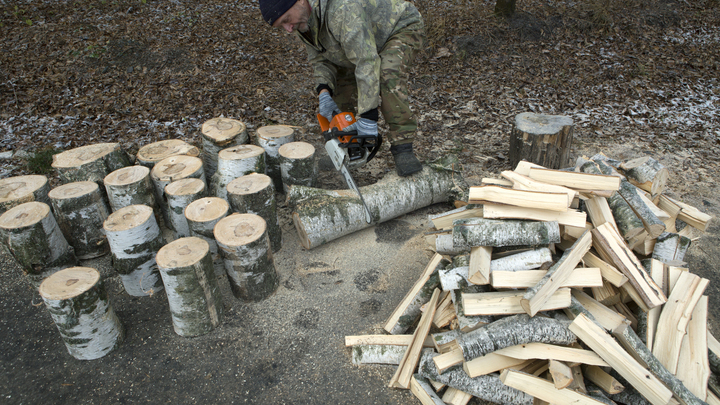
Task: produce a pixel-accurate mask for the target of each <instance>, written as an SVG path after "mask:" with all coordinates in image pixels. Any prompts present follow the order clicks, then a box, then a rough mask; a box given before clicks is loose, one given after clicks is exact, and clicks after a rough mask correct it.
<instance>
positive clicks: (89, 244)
mask: <svg viewBox="0 0 720 405" xmlns="http://www.w3.org/2000/svg"><path fill="white" fill-rule="evenodd" d="M48 197H50V201H51V202H52V206H53V209H54V211H55V217H56V219H57V222H58V225H60V229H61V230H62V232H63V235H65V239H67V241H68V243H70V245H71V246H72V247H73V248H74V249H75V255H76V256H77V257H78V259H92V258H94V257H100V256H103V255H105V254H107V253H108V252H109V251H110V247H109V246H108V243H107V237H106V236H105V232H103V229H102V225H103V222H105V220H106V219H107V217H108V215H109V214H110V213H109V210H108V207H107V206H106V205H105V201H104V200H103V198H102V194H100V188H99V187H98V185H97V183H95V182H94V181H79V182H75V183H68V184H64V185H62V186H59V187H56V188H54V189H52V190H50V193H49V194H48Z"/></svg>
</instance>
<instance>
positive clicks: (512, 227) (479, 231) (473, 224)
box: [453, 218, 560, 247]
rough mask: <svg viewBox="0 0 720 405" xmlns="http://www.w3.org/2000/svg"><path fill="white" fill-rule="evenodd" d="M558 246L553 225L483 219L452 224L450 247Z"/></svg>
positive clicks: (554, 225)
mask: <svg viewBox="0 0 720 405" xmlns="http://www.w3.org/2000/svg"><path fill="white" fill-rule="evenodd" d="M558 242H560V226H559V225H558V223H557V221H551V222H537V221H519V220H494V219H483V218H469V219H458V220H455V221H453V245H454V246H456V247H458V246H471V247H472V246H492V247H500V246H527V245H531V246H533V245H534V246H539V245H548V244H550V243H558Z"/></svg>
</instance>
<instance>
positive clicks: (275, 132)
mask: <svg viewBox="0 0 720 405" xmlns="http://www.w3.org/2000/svg"><path fill="white" fill-rule="evenodd" d="M256 134H257V144H258V145H260V147H262V148H263V149H265V154H266V156H265V164H266V166H265V167H266V169H265V172H266V173H267V175H268V176H270V178H271V179H272V180H273V185H274V186H275V190H283V183H282V173H281V171H280V147H281V146H283V145H285V144H286V143H290V142H294V141H295V130H294V129H292V128H291V127H289V126H286V125H269V126H265V127H260V128H258V129H257V131H256Z"/></svg>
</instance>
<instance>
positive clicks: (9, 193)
mask: <svg viewBox="0 0 720 405" xmlns="http://www.w3.org/2000/svg"><path fill="white" fill-rule="evenodd" d="M49 191H50V185H49V183H48V179H47V177H45V176H40V175H36V174H33V175H28V176H16V177H8V178H6V179H0V214H2V213H4V212H5V211H7V210H9V209H10V208H12V207H15V206H18V205H20V204H23V203H26V202H31V201H39V202H43V203H45V204H48V205H50V200H49V199H48V196H47V195H48V192H49Z"/></svg>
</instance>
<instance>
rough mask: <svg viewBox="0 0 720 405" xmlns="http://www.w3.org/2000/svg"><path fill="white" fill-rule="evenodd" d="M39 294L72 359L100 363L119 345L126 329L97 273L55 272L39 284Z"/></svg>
mask: <svg viewBox="0 0 720 405" xmlns="http://www.w3.org/2000/svg"><path fill="white" fill-rule="evenodd" d="M39 292H40V296H41V297H42V299H43V301H44V302H45V306H46V307H47V309H48V312H49V313H50V316H51V317H52V318H53V321H54V322H55V325H56V326H57V328H58V330H59V331H60V336H61V337H62V339H63V342H64V343H65V346H66V347H67V350H68V352H69V353H70V355H71V356H73V357H74V358H76V359H78V360H94V359H99V358H100V357H103V356H105V355H106V354H108V353H110V352H111V351H113V350H114V349H116V348H117V347H118V346H120V344H121V343H122V341H123V339H124V337H125V329H124V328H123V326H122V324H121V323H120V320H119V319H118V317H117V315H115V311H114V310H113V307H112V304H111V303H110V300H108V294H107V292H106V291H105V285H104V283H103V280H102V277H100V273H99V272H98V271H97V270H95V269H93V268H89V267H70V268H67V269H64V270H61V271H58V272H57V273H54V274H52V275H51V276H49V277H48V278H46V279H45V281H43V282H42V284H40V288H39Z"/></svg>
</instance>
